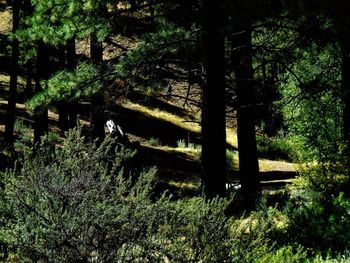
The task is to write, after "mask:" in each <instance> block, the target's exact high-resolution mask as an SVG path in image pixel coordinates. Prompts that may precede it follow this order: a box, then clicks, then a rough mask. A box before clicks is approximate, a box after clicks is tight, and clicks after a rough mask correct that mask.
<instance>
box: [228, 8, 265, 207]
mask: <svg viewBox="0 0 350 263" xmlns="http://www.w3.org/2000/svg"><path fill="white" fill-rule="evenodd" d="M243 13H244V14H243ZM246 13H249V12H247V11H242V13H241V14H243V15H242V16H241V17H240V18H239V21H238V22H237V28H236V32H237V33H236V34H235V36H234V37H233V39H232V42H233V45H234V48H233V53H232V64H233V69H234V71H235V76H236V93H237V104H238V109H237V136H238V148H239V167H240V179H241V185H242V194H243V200H244V201H243V202H244V205H245V207H246V208H247V209H251V208H254V206H255V202H256V199H257V198H258V197H259V196H260V194H261V186H260V181H259V163H258V156H257V148H256V135H255V121H256V106H255V104H256V100H255V92H254V85H255V82H254V74H253V67H252V36H251V33H252V28H251V19H250V18H249V17H245V16H246Z"/></svg>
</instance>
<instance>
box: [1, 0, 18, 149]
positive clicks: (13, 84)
mask: <svg viewBox="0 0 350 263" xmlns="http://www.w3.org/2000/svg"><path fill="white" fill-rule="evenodd" d="M20 5H21V1H20V0H13V3H12V13H13V14H12V33H13V34H15V33H16V31H17V30H18V29H19V22H20ZM18 59H19V41H18V39H17V37H16V36H13V40H12V54H11V77H10V92H9V98H8V108H7V115H6V118H7V119H6V127H5V140H6V141H7V142H8V143H9V144H12V143H13V141H14V135H13V131H14V124H15V115H16V97H17V95H16V90H17V78H18Z"/></svg>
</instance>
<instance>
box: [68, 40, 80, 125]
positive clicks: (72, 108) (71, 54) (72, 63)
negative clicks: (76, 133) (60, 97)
mask: <svg viewBox="0 0 350 263" xmlns="http://www.w3.org/2000/svg"><path fill="white" fill-rule="evenodd" d="M66 54H67V59H66V61H67V67H68V69H69V70H74V69H75V67H76V49H75V37H73V38H72V39H70V40H68V43H67V53H66ZM68 116H69V127H70V128H73V127H75V125H76V124H77V119H78V102H77V101H76V100H73V101H71V102H70V103H69V106H68Z"/></svg>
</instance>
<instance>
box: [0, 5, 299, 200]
mask: <svg viewBox="0 0 350 263" xmlns="http://www.w3.org/2000/svg"><path fill="white" fill-rule="evenodd" d="M1 3H2V1H1V0H0V7H1ZM10 21H11V14H10V12H9V10H6V9H4V10H2V11H1V9H0V163H1V161H2V160H1V156H5V155H6V154H7V153H6V147H5V146H4V143H1V138H2V137H3V133H4V129H5V118H6V106H7V96H8V89H9V64H8V61H9V57H8V54H6V51H7V49H6V46H7V45H8V42H7V41H6V35H7V34H8V33H9V31H10V26H9V25H10ZM128 45H132V43H128ZM84 47H85V48H84ZM87 47H88V45H87V44H86V43H85V44H84V43H80V44H78V46H77V50H78V52H79V50H81V51H80V52H79V53H82V54H83V53H84V52H85V53H86V50H87ZM105 50H106V52H109V53H111V50H109V48H108V47H105ZM112 53H113V52H112ZM85 55H88V54H85ZM104 57H107V58H108V55H106V54H104ZM24 84H25V83H24V80H23V79H21V78H19V88H18V94H19V95H18V102H19V103H17V105H16V106H17V112H16V115H17V116H16V117H17V123H16V127H15V132H16V136H17V138H18V139H20V137H21V136H23V134H24V132H23V131H24V130H25V131H26V133H27V134H26V136H29V137H31V138H32V137H33V134H32V130H31V127H32V123H33V118H32V116H31V114H30V113H28V111H27V110H26V108H25V104H24V100H25V99H24V95H23V94H24ZM172 90H173V91H175V92H174V93H173V95H175V96H174V97H173V99H172V100H170V101H167V100H165V99H162V98H157V97H150V98H148V100H140V99H129V100H125V101H124V102H123V103H121V104H120V106H118V115H119V116H121V117H120V118H119V119H118V123H119V125H121V127H123V129H124V130H125V131H126V133H127V135H128V137H129V139H130V141H132V142H134V143H135V145H138V146H137V150H138V154H137V156H138V157H137V158H138V160H139V162H140V163H141V164H142V165H146V166H157V167H158V171H159V178H160V181H161V182H164V183H166V186H165V187H166V188H168V189H169V187H170V188H171V189H173V190H174V191H172V192H174V193H179V192H184V193H185V194H186V195H188V194H190V195H191V194H196V192H198V189H199V188H200V173H201V166H200V161H199V158H200V138H199V137H200V125H199V116H200V111H199V108H198V106H197V105H198V104H197V105H196V103H192V102H194V101H195V100H196V99H198V98H197V97H198V94H199V93H200V91H199V89H198V87H197V88H193V87H192V89H191V91H192V93H191V94H186V93H187V92H188V85H187V84H186V83H173V87H172ZM191 96H192V97H191ZM163 98H164V97H163ZM178 98H180V99H178ZM181 98H182V99H181ZM88 112H89V103H88V102H84V101H81V102H80V103H79V113H80V122H81V124H82V125H83V126H88V125H89V123H88ZM228 123H229V126H230V127H227V148H228V149H229V150H230V158H229V159H228V166H229V171H228V175H227V178H228V181H229V182H231V183H238V182H239V180H238V177H239V175H238V171H239V167H238V151H237V148H238V146H237V134H236V129H235V128H234V120H233V119H232V118H229V119H228ZM49 130H50V131H51V132H55V133H59V134H60V136H61V137H62V136H64V133H63V132H61V131H60V129H59V127H58V114H57V112H56V111H55V109H54V108H51V109H50V111H49ZM259 166H260V167H259V168H260V179H261V182H262V186H263V189H264V190H267V191H269V192H271V191H272V192H273V191H275V190H281V189H284V186H285V185H286V184H287V183H289V182H290V181H291V180H292V178H294V177H295V176H296V170H295V165H294V164H293V163H289V162H286V161H280V160H268V159H263V158H260V159H259ZM1 167H2V165H0V168H1Z"/></svg>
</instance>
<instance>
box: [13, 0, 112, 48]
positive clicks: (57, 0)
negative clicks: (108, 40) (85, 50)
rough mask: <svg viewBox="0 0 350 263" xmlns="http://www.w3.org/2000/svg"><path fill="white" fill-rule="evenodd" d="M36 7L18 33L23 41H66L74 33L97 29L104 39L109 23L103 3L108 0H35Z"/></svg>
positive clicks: (98, 35)
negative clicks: (104, 13)
mask: <svg viewBox="0 0 350 263" xmlns="http://www.w3.org/2000/svg"><path fill="white" fill-rule="evenodd" d="M31 2H32V5H33V7H34V11H33V12H32V13H31V14H30V15H29V16H28V17H26V19H25V25H24V26H23V29H21V30H20V31H18V33H17V36H18V38H19V39H20V40H21V42H22V41H23V42H26V41H27V42H32V43H34V42H36V41H38V40H42V41H43V42H44V43H48V44H54V45H58V44H64V43H66V41H67V40H69V39H71V38H72V37H73V36H77V37H78V38H85V37H88V36H89V35H90V34H91V33H93V32H94V33H95V34H96V35H97V37H98V39H99V40H103V39H104V38H105V37H106V35H107V34H108V31H109V25H108V24H109V23H108V20H107V19H106V17H105V16H103V15H102V10H101V8H100V6H103V5H105V4H106V1H90V0H87V1H71V0H50V1H40V0H32V1H31Z"/></svg>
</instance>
